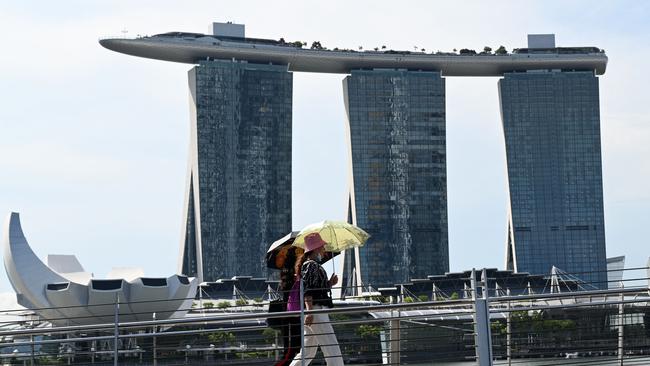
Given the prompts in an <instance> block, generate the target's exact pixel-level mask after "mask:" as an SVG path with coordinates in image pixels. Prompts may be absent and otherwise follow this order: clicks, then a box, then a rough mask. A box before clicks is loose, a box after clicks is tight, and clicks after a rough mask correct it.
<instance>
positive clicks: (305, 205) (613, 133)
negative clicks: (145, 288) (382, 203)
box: [0, 0, 650, 292]
mask: <svg viewBox="0 0 650 366" xmlns="http://www.w3.org/2000/svg"><path fill="white" fill-rule="evenodd" d="M0 9H1V11H0V44H1V45H2V52H1V57H0V215H1V216H3V217H4V216H6V215H8V214H9V213H10V212H20V214H21V221H22V224H23V230H24V232H25V235H26V237H27V240H28V241H29V242H30V245H31V246H32V248H33V250H34V251H35V252H36V254H37V255H38V256H39V257H41V258H44V257H45V256H46V255H47V254H75V255H76V256H77V257H78V259H79V260H80V262H81V263H82V265H84V267H85V269H86V270H87V271H90V272H93V273H94V274H95V276H96V277H99V278H102V277H104V276H105V275H106V274H107V273H108V272H109V271H110V270H111V268H112V267H124V266H137V267H142V268H143V269H144V270H145V273H146V274H147V275H148V276H168V275H170V274H172V273H175V272H176V271H177V270H178V268H177V264H178V256H179V244H180V239H181V234H180V233H181V227H182V223H183V217H182V211H183V210H182V206H183V199H184V193H185V183H186V176H187V157H188V143H189V97H188V87H187V71H188V70H189V69H190V68H191V65H187V64H176V63H170V62H163V61H157V60H148V59H143V58H137V57H132V56H127V55H123V54H118V53H115V52H112V51H109V50H106V49H104V48H102V47H101V46H100V45H99V43H98V40H99V38H101V37H110V36H123V35H126V36H136V35H139V34H140V35H142V34H149V35H151V34H157V33H164V32H168V31H188V32H201V33H207V32H208V29H209V25H210V24H211V22H213V21H222V22H223V21H233V22H236V23H244V24H246V34H247V36H249V37H259V38H274V39H279V38H280V37H283V38H285V39H286V40H287V41H294V40H300V41H305V42H308V43H311V42H312V41H316V40H318V41H320V42H321V43H322V44H323V46H325V47H328V48H333V47H339V48H357V47H359V46H363V47H364V48H366V49H369V48H374V47H381V46H382V45H386V46H387V47H388V48H392V49H403V50H411V49H413V48H414V47H417V48H425V49H426V50H427V51H437V50H440V51H451V50H452V49H454V48H456V49H460V48H473V49H477V50H480V49H482V48H483V47H484V46H490V47H492V48H493V49H496V48H497V47H498V46H500V45H504V46H505V47H506V48H507V49H509V50H512V48H517V47H525V46H526V35H527V34H529V33H555V34H556V43H557V45H558V46H597V47H600V48H603V49H605V51H606V52H607V56H608V57H609V64H608V67H607V72H606V73H605V75H603V76H601V77H600V78H599V79H600V107H601V111H600V115H601V138H602V155H603V184H604V202H605V225H606V229H605V230H606V240H607V255H608V256H610V257H611V256H618V255H626V256H627V262H626V266H627V267H638V266H645V264H646V261H647V259H648V256H649V255H650V250H649V249H648V248H650V245H648V244H649V243H648V239H647V232H646V230H647V227H648V226H649V225H650V189H648V187H650V144H649V143H648V142H650V110H649V109H648V105H649V102H650V98H649V97H648V85H650V73H648V72H647V71H644V70H645V68H647V60H648V59H650V25H649V23H648V22H647V19H650V3H648V2H646V1H616V2H605V1H593V0H592V1H571V2H566V1H548V0H547V1H499V2H484V1H463V2H459V1H445V2H443V1H400V2H396V1H355V2H351V1H338V0H337V1H327V2H310V1H295V2H290V1H277V2H272V3H269V2H265V1H228V2H226V1H191V2H188V1H138V2H134V1H121V0H120V1H85V0H80V1H65V0H62V1H56V2H35V1H20V2H16V1H12V2H10V1H5V0H0ZM343 77H344V75H338V74H336V75H334V74H311V73H296V74H294V89H293V93H294V95H293V176H292V180H293V183H292V184H293V197H292V205H293V222H292V226H293V228H294V229H300V228H301V227H303V226H305V225H307V224H309V223H311V222H316V221H320V220H323V219H344V218H345V203H346V197H347V191H348V186H347V181H348V177H347V174H348V172H347V164H348V162H347V160H346V159H347V151H346V149H347V145H346V142H345V132H344V126H345V123H346V117H345V110H344V105H343V94H342V79H343ZM497 81H498V78H495V77H487V78H468V77H465V78H463V77H450V78H447V80H446V85H447V89H446V96H447V174H448V207H449V208H448V210H449V213H448V214H449V252H450V266H451V270H452V271H460V270H465V269H470V268H472V267H475V268H483V267H487V268H490V267H498V268H502V267H503V262H504V260H503V257H504V252H505V239H506V212H507V207H506V205H507V187H506V166H505V147H504V139H503V132H502V130H501V124H500V115H499V103H498V95H497ZM2 230H4V227H3V228H2ZM3 234H4V233H3ZM9 291H11V285H10V284H9V281H8V280H7V279H6V276H5V275H4V271H3V272H2V274H0V292H9Z"/></svg>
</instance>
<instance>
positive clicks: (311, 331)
mask: <svg viewBox="0 0 650 366" xmlns="http://www.w3.org/2000/svg"><path fill="white" fill-rule="evenodd" d="M322 308H323V307H322V306H320V305H314V309H322ZM313 316H314V320H313V322H312V324H311V326H305V345H304V348H302V349H301V350H300V352H299V353H298V354H297V355H296V357H295V358H294V359H293V362H291V365H290V366H301V365H302V363H301V362H302V355H303V354H304V355H305V365H309V363H310V362H311V361H312V360H313V359H314V356H316V350H317V349H318V346H320V349H321V351H323V356H325V362H327V366H343V357H342V356H341V349H340V348H339V342H338V340H337V339H336V334H334V329H333V328H332V324H331V323H330V317H329V316H328V315H327V314H313Z"/></svg>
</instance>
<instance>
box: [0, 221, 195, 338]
mask: <svg viewBox="0 0 650 366" xmlns="http://www.w3.org/2000/svg"><path fill="white" fill-rule="evenodd" d="M3 232H4V238H3V245H4V265H5V270H6V271H7V277H8V278H9V281H10V282H11V285H12V286H13V288H14V290H15V291H16V296H17V300H18V304H20V305H22V306H24V307H26V308H28V309H31V310H33V311H34V312H35V313H37V314H38V315H39V316H40V317H41V318H43V319H44V320H48V321H50V322H52V323H53V324H56V325H75V324H96V323H108V322H113V321H114V316H115V302H116V299H119V300H118V301H119V321H120V322H129V321H138V320H152V317H153V313H155V314H156V319H168V318H178V317H183V316H185V314H186V313H187V311H188V310H189V309H190V307H191V305H192V300H193V299H194V297H195V295H196V290H197V285H198V281H197V279H196V278H188V277H186V276H181V275H172V276H170V277H167V278H164V277H144V273H143V271H142V270H141V269H137V268H117V269H113V271H111V273H109V275H108V278H107V279H96V278H93V275H92V273H89V272H86V271H84V269H83V267H82V266H81V264H80V263H79V261H78V260H77V258H76V257H75V256H74V255H49V256H48V259H47V262H48V263H47V265H46V264H45V263H43V262H42V261H41V260H40V259H39V258H38V257H37V256H36V254H34V252H33V251H32V249H31V248H30V247H29V244H28V243H27V239H25V235H24V234H23V231H22V228H21V226H20V218H19V215H18V213H15V212H12V213H11V214H10V215H9V217H7V220H6V222H5V225H4V231H3Z"/></svg>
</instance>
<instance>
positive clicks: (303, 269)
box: [289, 232, 343, 366]
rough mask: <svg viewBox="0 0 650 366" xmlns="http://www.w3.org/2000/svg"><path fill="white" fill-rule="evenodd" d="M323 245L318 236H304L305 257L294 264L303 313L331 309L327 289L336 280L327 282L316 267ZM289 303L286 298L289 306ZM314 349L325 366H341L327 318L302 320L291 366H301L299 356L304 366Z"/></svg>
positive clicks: (318, 316)
mask: <svg viewBox="0 0 650 366" xmlns="http://www.w3.org/2000/svg"><path fill="white" fill-rule="evenodd" d="M326 244H327V243H326V242H325V241H324V240H323V239H322V238H321V236H320V234H319V233H318V232H313V233H309V234H307V235H305V236H304V247H305V253H304V254H303V255H302V256H299V257H298V259H297V260H296V267H295V272H296V274H298V275H299V276H300V279H301V280H302V281H303V286H304V300H305V310H316V309H323V308H325V307H328V308H331V307H333V304H332V291H331V288H332V286H334V285H336V283H337V282H338V277H337V276H336V275H335V274H333V275H332V277H331V278H330V279H329V280H328V279H327V272H326V271H325V269H324V268H323V267H322V266H321V265H320V262H321V261H322V259H323V256H324V254H325V245H326ZM291 302H292V299H291V298H290V299H289V303H291ZM318 346H320V347H321V351H322V352H323V355H324V356H325V360H326V362H327V365H328V366H338V365H343V357H342V356H341V349H340V348H339V344H338V340H337V339H336V334H334V329H333V328H332V324H331V323H330V320H329V316H328V315H327V314H309V315H307V316H305V344H304V347H303V348H302V350H301V351H300V353H298V354H297V355H296V357H295V358H294V360H293V362H292V363H291V366H298V365H301V364H302V357H303V356H304V358H305V361H304V364H305V365H308V364H309V363H310V362H311V360H312V359H313V358H314V356H315V355H316V350H317V348H318Z"/></svg>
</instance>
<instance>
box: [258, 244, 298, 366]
mask: <svg viewBox="0 0 650 366" xmlns="http://www.w3.org/2000/svg"><path fill="white" fill-rule="evenodd" d="M296 235H298V232H297V231H294V232H292V233H290V234H289V235H287V236H285V237H284V238H282V239H280V240H278V241H276V242H275V243H273V245H271V247H270V248H269V251H268V253H267V254H266V261H267V265H268V267H269V268H274V269H279V270H280V284H279V285H278V291H279V292H280V293H281V294H282V299H281V301H282V304H283V306H282V307H283V309H282V311H286V310H289V311H291V310H300V301H298V309H295V306H294V308H288V307H287V304H288V302H289V295H290V294H291V292H296V289H297V291H298V292H299V291H300V287H299V283H297V282H296V275H295V267H296V259H297V258H298V257H300V256H302V254H303V253H304V250H303V249H302V248H299V247H295V246H292V245H291V244H293V241H294V240H295V238H296ZM296 285H298V286H296ZM294 297H295V296H294ZM278 321H279V324H278V326H276V329H277V328H279V329H280V332H281V339H282V344H283V347H282V348H283V355H282V358H281V359H280V360H279V361H278V362H276V363H275V364H274V366H286V365H288V364H289V363H290V362H291V361H292V360H293V358H294V356H295V355H296V354H297V353H298V351H299V350H300V335H301V333H300V317H299V316H291V317H286V318H281V319H278Z"/></svg>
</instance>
